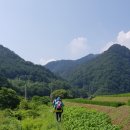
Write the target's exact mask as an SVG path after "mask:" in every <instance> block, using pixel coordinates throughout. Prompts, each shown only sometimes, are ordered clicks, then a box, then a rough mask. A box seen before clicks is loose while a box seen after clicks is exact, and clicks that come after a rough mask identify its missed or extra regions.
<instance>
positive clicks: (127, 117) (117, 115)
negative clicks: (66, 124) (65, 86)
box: [65, 102, 130, 130]
mask: <svg viewBox="0 0 130 130" xmlns="http://www.w3.org/2000/svg"><path fill="white" fill-rule="evenodd" d="M65 105H66V106H79V103H70V102H65ZM80 106H82V107H86V108H90V109H95V110H97V111H100V112H104V113H106V114H108V115H109V116H110V118H111V120H112V124H116V125H120V126H122V127H123V128H122V130H130V106H121V107H118V108H115V107H108V106H99V105H92V104H82V103H80Z"/></svg>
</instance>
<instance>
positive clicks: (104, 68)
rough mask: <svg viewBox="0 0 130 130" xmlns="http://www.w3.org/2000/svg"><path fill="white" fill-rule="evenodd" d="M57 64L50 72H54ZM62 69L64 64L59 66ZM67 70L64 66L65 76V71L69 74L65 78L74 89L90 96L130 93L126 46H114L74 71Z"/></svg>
mask: <svg viewBox="0 0 130 130" xmlns="http://www.w3.org/2000/svg"><path fill="white" fill-rule="evenodd" d="M61 62H62V61H61ZM57 64H58V63H57ZM57 64H56V63H55V64H54V65H53V67H52V69H50V70H52V71H53V69H55V67H57ZM68 64H69V63H68ZM50 66H52V65H51V64H50ZM60 67H61V68H62V64H61V66H60V64H58V68H60ZM50 68H51V67H50ZM66 68H67V65H66V64H64V67H63V68H62V72H63V74H64V71H65V73H67V72H68V73H69V74H68V75H67V76H66V77H65V78H66V79H67V80H68V81H69V82H70V83H71V84H72V85H73V87H75V86H76V88H75V89H77V88H78V90H79V89H82V90H83V91H86V92H87V93H88V95H93V94H94V95H103V94H107V95H108V94H118V93H126V92H130V80H129V77H130V50H129V49H128V48H126V47H124V46H121V45H118V44H114V45H113V46H111V47H110V48H109V49H108V50H107V51H105V52H104V53H102V54H100V55H97V56H96V57H95V58H93V59H91V60H89V61H86V62H83V63H81V64H80V65H78V66H77V67H76V68H75V67H74V68H75V69H74V70H73V69H72V70H71V71H69V69H68V70H66ZM53 72H54V71H53ZM58 72H59V73H61V71H60V70H59V71H58V69H57V71H56V73H58ZM61 74H62V73H61Z"/></svg>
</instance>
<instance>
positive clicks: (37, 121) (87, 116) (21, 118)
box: [0, 101, 120, 130]
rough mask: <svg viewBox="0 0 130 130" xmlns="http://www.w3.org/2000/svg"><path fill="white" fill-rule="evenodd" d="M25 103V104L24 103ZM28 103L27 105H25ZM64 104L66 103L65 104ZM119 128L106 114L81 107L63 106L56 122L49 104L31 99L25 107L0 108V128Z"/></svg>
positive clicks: (60, 129)
mask: <svg viewBox="0 0 130 130" xmlns="http://www.w3.org/2000/svg"><path fill="white" fill-rule="evenodd" d="M24 105H25V104H24ZM27 105H28V107H27ZM65 105H66V104H65ZM85 129H86V130H109V129H110V130H120V127H119V126H115V125H112V123H111V119H110V117H109V116H108V115H106V114H104V113H102V112H100V113H99V112H97V111H95V110H89V109H86V108H82V107H73V106H68V105H66V107H65V108H64V113H63V115H62V121H61V122H57V121H56V119H55V113H53V108H52V106H51V105H42V104H39V103H34V102H32V101H30V102H27V104H26V107H23V106H22V107H21V108H19V109H15V110H11V109H5V110H0V130H85Z"/></svg>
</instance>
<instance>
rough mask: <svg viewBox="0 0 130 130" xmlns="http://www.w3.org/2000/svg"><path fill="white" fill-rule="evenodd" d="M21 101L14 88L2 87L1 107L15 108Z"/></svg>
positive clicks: (0, 93)
mask: <svg viewBox="0 0 130 130" xmlns="http://www.w3.org/2000/svg"><path fill="white" fill-rule="evenodd" d="M19 103H20V99H19V97H18V96H17V94H16V92H15V91H14V90H12V89H7V88H2V89H1V90H0V108H1V109H4V108H11V109H14V108H16V107H17V106H18V104H19Z"/></svg>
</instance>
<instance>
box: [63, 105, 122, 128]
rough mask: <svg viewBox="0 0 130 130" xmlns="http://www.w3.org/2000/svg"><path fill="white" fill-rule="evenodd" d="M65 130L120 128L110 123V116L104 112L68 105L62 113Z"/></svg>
mask: <svg viewBox="0 0 130 130" xmlns="http://www.w3.org/2000/svg"><path fill="white" fill-rule="evenodd" d="M63 124H64V127H65V129H66V130H120V129H121V128H120V127H118V126H115V125H112V124H111V120H110V118H109V117H108V116H107V115H105V114H104V113H98V112H96V111H92V110H86V108H81V107H68V108H66V110H65V113H64V122H63Z"/></svg>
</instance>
